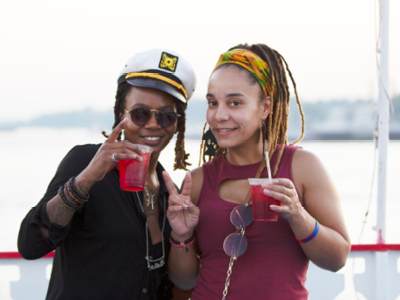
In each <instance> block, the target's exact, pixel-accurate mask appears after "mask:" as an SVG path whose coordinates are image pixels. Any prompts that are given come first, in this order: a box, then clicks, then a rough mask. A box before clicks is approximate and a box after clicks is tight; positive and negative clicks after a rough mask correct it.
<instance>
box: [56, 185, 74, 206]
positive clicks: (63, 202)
mask: <svg viewBox="0 0 400 300" xmlns="http://www.w3.org/2000/svg"><path fill="white" fill-rule="evenodd" d="M63 190H64V187H63V186H60V188H59V190H58V196H59V197H60V202H61V203H62V205H64V206H65V207H66V208H68V209H72V210H77V209H78V207H77V206H75V205H73V204H72V203H71V202H69V201H68V200H67V198H66V197H65V195H64V191H63Z"/></svg>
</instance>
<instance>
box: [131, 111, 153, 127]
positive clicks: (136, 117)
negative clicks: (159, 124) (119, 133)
mask: <svg viewBox="0 0 400 300" xmlns="http://www.w3.org/2000/svg"><path fill="white" fill-rule="evenodd" d="M150 117H151V112H150V111H149V110H148V109H144V108H135V109H134V110H132V112H131V118H132V122H133V123H135V124H136V125H139V126H143V125H145V124H147V122H148V121H149V120H150Z"/></svg>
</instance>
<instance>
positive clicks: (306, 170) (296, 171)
mask: <svg viewBox="0 0 400 300" xmlns="http://www.w3.org/2000/svg"><path fill="white" fill-rule="evenodd" d="M292 174H293V179H294V180H295V181H296V180H297V181H299V183H303V184H304V183H305V182H306V181H310V180H311V181H314V180H315V179H318V178H319V177H320V176H322V175H323V176H324V177H325V176H327V175H328V174H327V172H326V170H325V167H324V166H323V164H322V162H321V160H320V159H319V158H318V157H317V156H316V155H315V154H314V153H312V152H310V151H307V150H303V149H298V150H296V152H295V153H294V155H293V161H292ZM324 179H325V178H324Z"/></svg>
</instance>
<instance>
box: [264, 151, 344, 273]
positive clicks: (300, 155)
mask: <svg viewBox="0 0 400 300" xmlns="http://www.w3.org/2000/svg"><path fill="white" fill-rule="evenodd" d="M292 174H293V180H294V184H295V186H296V188H297V190H298V192H299V194H300V195H301V196H302V199H303V201H304V204H305V207H304V208H305V209H304V208H303V207H302V206H301V204H300V202H299V201H298V198H297V194H296V190H295V189H294V186H293V183H292V182H291V181H290V180H288V179H277V180H278V181H279V183H277V184H273V185H272V186H271V187H270V191H271V192H270V195H271V196H272V197H274V198H276V199H278V200H280V201H281V206H280V207H278V206H274V207H271V209H274V210H276V211H278V212H280V213H281V214H282V216H283V217H284V218H285V219H286V220H288V222H289V224H290V226H291V228H292V230H293V233H294V235H295V237H296V238H298V239H304V238H306V237H308V236H310V234H311V233H312V232H313V231H314V228H315V224H316V223H315V219H316V220H318V222H319V223H320V229H319V232H318V234H317V235H316V237H315V238H314V239H312V240H311V241H309V242H307V243H301V244H300V245H301V247H302V249H303V251H304V253H305V254H306V255H307V257H308V258H309V259H310V260H311V261H312V262H313V263H314V264H316V265H317V266H319V267H321V268H323V269H327V270H330V271H334V272H336V271H338V270H339V269H341V268H342V267H343V266H344V265H345V263H346V259H347V256H348V254H349V251H350V247H351V243H350V238H349V235H348V233H347V229H346V226H345V222H344V218H343V214H342V209H341V205H340V199H339V196H338V193H337V191H336V188H335V186H334V184H333V182H332V180H331V179H330V177H329V175H328V174H327V172H326V170H325V169H324V167H323V165H322V164H321V162H320V161H319V159H318V158H317V157H316V156H314V155H313V154H311V153H309V152H307V151H304V150H300V149H299V150H297V151H296V152H295V154H294V156H293V162H292Z"/></svg>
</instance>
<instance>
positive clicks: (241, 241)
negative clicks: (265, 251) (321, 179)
mask: <svg viewBox="0 0 400 300" xmlns="http://www.w3.org/2000/svg"><path fill="white" fill-rule="evenodd" d="M252 222H253V211H252V208H251V206H249V205H239V206H236V207H235V208H234V209H233V210H232V212H231V223H232V225H233V226H235V228H236V229H239V230H240V232H235V233H231V234H230V235H228V236H227V237H226V238H225V241H224V251H225V253H226V254H228V255H229V256H230V257H232V258H233V259H235V260H236V258H238V257H239V256H241V255H242V254H243V253H245V252H246V250H247V239H246V237H245V236H244V233H245V227H247V226H249V225H250V224H251V223H252Z"/></svg>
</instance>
